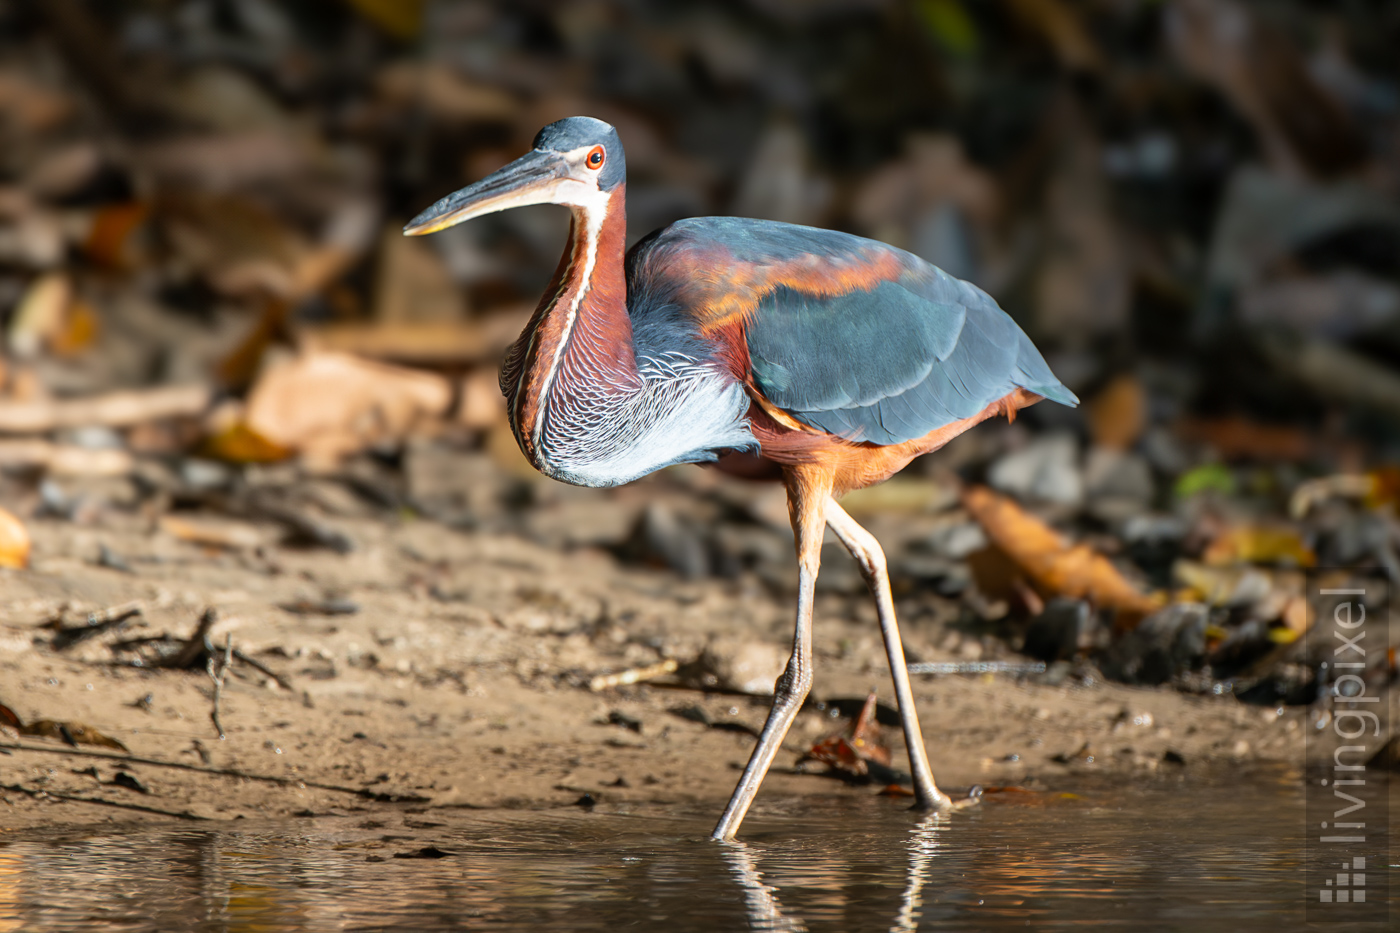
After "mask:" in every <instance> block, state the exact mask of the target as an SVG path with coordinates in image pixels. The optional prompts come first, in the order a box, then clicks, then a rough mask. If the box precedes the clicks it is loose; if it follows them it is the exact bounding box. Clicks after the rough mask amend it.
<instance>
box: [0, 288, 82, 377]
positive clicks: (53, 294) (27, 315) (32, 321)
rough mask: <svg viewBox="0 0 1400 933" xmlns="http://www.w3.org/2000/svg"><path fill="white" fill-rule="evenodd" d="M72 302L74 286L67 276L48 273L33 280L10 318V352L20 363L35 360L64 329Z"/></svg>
mask: <svg viewBox="0 0 1400 933" xmlns="http://www.w3.org/2000/svg"><path fill="white" fill-rule="evenodd" d="M72 300H73V286H72V284H71V283H70V282H69V281H68V276H66V275H64V274H62V273H60V272H51V273H49V274H47V275H41V276H39V278H37V279H35V280H34V281H33V283H31V284H30V286H29V288H28V289H27V290H26V291H25V293H24V297H22V298H21V299H20V301H19V305H18V307H16V308H15V312H14V315H13V316H12V317H11V318H10V332H9V335H8V336H9V344H10V351H11V352H12V353H14V355H15V356H17V357H19V358H20V359H29V358H32V357H35V356H37V355H38V354H39V351H40V350H41V349H42V348H43V347H44V346H45V345H46V344H47V343H48V342H49V340H50V339H51V338H52V336H53V334H54V333H55V332H57V331H58V330H59V329H60V328H61V327H62V326H63V317H64V314H65V313H66V312H67V310H68V305H69V304H70V303H71V302H72Z"/></svg>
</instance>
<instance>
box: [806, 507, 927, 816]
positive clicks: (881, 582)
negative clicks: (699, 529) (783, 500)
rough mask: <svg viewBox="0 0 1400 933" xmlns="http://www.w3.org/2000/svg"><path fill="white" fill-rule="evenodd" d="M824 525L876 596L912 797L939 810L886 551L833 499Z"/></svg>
mask: <svg viewBox="0 0 1400 933" xmlns="http://www.w3.org/2000/svg"><path fill="white" fill-rule="evenodd" d="M826 523H827V524H828V525H830V526H831V530H832V531H834V532H836V537H838V538H840V539H841V543H842V544H844V545H846V549H847V550H848V551H850V552H851V556H852V557H854V558H855V559H856V563H858V564H860V571H861V574H862V575H864V577H865V582H866V583H868V584H869V585H870V594H871V595H872V596H874V597H875V609H876V611H877V612H878V613H879V616H880V634H881V635H883V636H884V638H885V654H886V656H888V657H889V659H890V674H891V675H892V676H893V678H894V695H895V699H896V700H897V701H898V702H899V719H900V722H901V723H902V724H903V725H904V744H905V745H907V746H908V747H909V769H910V770H911V771H912V772H913V774H914V797H915V800H916V802H917V805H918V806H919V807H921V808H924V809H928V810H942V809H945V808H946V807H948V806H950V805H951V801H950V800H949V799H948V796H947V795H946V794H944V793H942V792H941V791H939V789H938V785H936V784H934V783H933V770H932V769H931V768H929V764H928V752H926V751H925V750H924V736H923V732H921V731H920V729H919V716H918V713H916V712H915V711H914V691H913V690H912V689H910V687H909V669H908V667H906V666H905V663H904V645H903V644H902V643H901V642H900V640H899V622H898V620H897V619H895V615H894V597H893V596H891V595H890V575H889V571H888V569H887V568H886V565H885V552H884V551H883V550H882V549H881V548H880V542H879V541H876V540H875V536H874V535H872V534H871V533H870V532H868V531H866V530H865V529H864V528H862V527H861V526H860V525H858V524H856V520H855V519H853V518H851V516H850V515H848V514H846V510H845V509H843V508H841V506H839V505H837V504H836V500H835V499H833V500H831V501H830V502H828V503H827V504H826Z"/></svg>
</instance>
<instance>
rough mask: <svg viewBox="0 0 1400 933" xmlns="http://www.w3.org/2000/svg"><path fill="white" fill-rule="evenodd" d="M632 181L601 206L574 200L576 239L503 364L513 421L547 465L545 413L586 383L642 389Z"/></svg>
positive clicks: (535, 457) (524, 444)
mask: <svg viewBox="0 0 1400 933" xmlns="http://www.w3.org/2000/svg"><path fill="white" fill-rule="evenodd" d="M626 203H627V202H626V185H625V184H620V185H618V186H617V187H616V188H614V189H613V190H612V192H611V193H609V194H608V195H606V198H603V197H600V198H599V203H598V204H597V206H587V207H574V208H573V209H572V213H573V220H572V222H571V224H570V226H569V240H568V243H567V244H566V246H565V248H564V253H563V255H562V256H561V257H560V259H559V265H558V267H557V268H556V269H555V271H554V277H553V279H552V280H551V281H550V283H549V287H548V288H547V289H546V290H545V293H544V295H543V297H542V298H541V299H540V303H539V305H538V307H537V308H536V309H535V313H534V315H533V316H532V317H531V319H530V323H529V324H528V325H527V326H526V328H525V330H524V331H523V332H522V333H521V335H520V338H519V339H518V340H517V341H516V343H515V345H514V346H513V347H512V348H511V351H510V353H509V354H508V355H507V358H506V364H505V367H504V369H503V371H502V380H501V381H502V388H503V389H505V391H506V395H507V399H508V407H509V411H510V414H511V423H512V427H513V428H514V430H515V434H516V438H517V440H519V442H520V445H521V448H522V450H524V452H525V454H526V456H527V457H529V458H530V460H531V461H532V462H535V463H536V464H537V465H539V460H540V451H539V450H538V449H537V448H538V446H539V444H540V440H541V432H542V430H543V425H544V414H545V412H546V411H547V410H548V409H549V408H550V407H551V406H552V407H554V408H556V409H557V408H559V407H560V406H561V404H562V405H570V403H572V402H573V401H574V394H575V393H577V392H578V391H579V390H580V389H586V390H588V391H589V392H594V391H598V390H602V391H605V392H608V393H626V392H629V391H632V392H635V391H639V390H640V388H641V378H640V376H639V375H638V371H637V361H636V352H635V348H634V345H633V340H632V321H631V318H630V317H629V316H628V312H627V280H626V270H625V267H624V266H625V264H624V254H625V252H626V245H627V211H626Z"/></svg>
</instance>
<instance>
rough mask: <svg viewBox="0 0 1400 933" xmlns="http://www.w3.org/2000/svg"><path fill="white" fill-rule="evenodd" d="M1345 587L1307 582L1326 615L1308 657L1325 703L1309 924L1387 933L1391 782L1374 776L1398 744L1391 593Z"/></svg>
mask: <svg viewBox="0 0 1400 933" xmlns="http://www.w3.org/2000/svg"><path fill="white" fill-rule="evenodd" d="M1324 580H1327V581H1329V582H1330V583H1331V584H1332V585H1330V586H1329V585H1326V584H1324V583H1323V582H1322V581H1324ZM1336 580H1337V577H1336V575H1335V573H1331V572H1325V571H1317V572H1314V573H1313V574H1310V575H1309V580H1308V583H1309V594H1308V595H1309V602H1310V604H1311V605H1312V606H1313V607H1315V610H1316V613H1317V615H1316V619H1315V621H1314V624H1313V626H1312V627H1311V629H1310V631H1309V633H1308V652H1307V654H1308V660H1309V663H1310V665H1311V667H1312V669H1313V671H1314V672H1315V673H1316V676H1317V686H1318V696H1317V703H1316V705H1315V706H1314V708H1313V714H1312V716H1311V717H1310V721H1311V727H1310V728H1309V729H1308V732H1307V735H1308V739H1307V742H1308V748H1307V749H1306V757H1307V762H1308V765H1309V772H1308V779H1307V791H1306V794H1305V806H1304V811H1305V819H1306V820H1307V826H1308V833H1307V841H1306V844H1305V846H1304V857H1305V858H1304V861H1305V876H1306V882H1305V883H1306V886H1307V891H1308V904H1307V908H1306V914H1307V921H1308V922H1309V923H1328V922H1338V923H1345V924H1348V925H1349V926H1353V925H1355V924H1361V923H1364V924H1369V923H1380V924H1386V923H1387V922H1388V920H1389V909H1390V906H1389V900H1390V898H1389V896H1388V895H1389V865H1390V858H1389V855H1390V852H1389V849H1390V842H1389V840H1390V833H1389V830H1390V820H1389V791H1388V787H1387V784H1386V782H1385V776H1384V775H1374V776H1373V775H1370V774H1368V768H1369V767H1370V762H1371V761H1372V760H1373V759H1374V758H1375V756H1376V754H1377V752H1378V751H1379V750H1380V748H1381V746H1382V745H1384V743H1385V742H1386V740H1387V738H1388V737H1389V735H1390V723H1389V722H1388V720H1389V707H1388V704H1387V703H1386V701H1385V699H1384V697H1383V689H1384V687H1383V684H1384V680H1385V678H1386V677H1387V676H1388V665H1387V663H1385V661H1386V653H1387V651H1388V650H1389V648H1390V645H1389V635H1390V626H1389V624H1388V619H1387V618H1386V616H1385V608H1386V607H1388V606H1389V600H1388V598H1386V597H1387V596H1388V594H1387V593H1386V591H1385V590H1386V586H1385V584H1384V583H1381V582H1378V581H1369V580H1368V581H1364V582H1362V583H1360V584H1359V585H1351V586H1347V587H1339V586H1337V585H1335V584H1336ZM1368 865H1370V866H1372V867H1371V870H1370V871H1368V870H1367V866H1368Z"/></svg>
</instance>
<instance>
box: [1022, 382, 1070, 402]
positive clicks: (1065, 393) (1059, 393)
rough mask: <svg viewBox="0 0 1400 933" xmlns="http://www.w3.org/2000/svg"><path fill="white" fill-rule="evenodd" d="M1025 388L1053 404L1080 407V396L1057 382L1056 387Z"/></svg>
mask: <svg viewBox="0 0 1400 933" xmlns="http://www.w3.org/2000/svg"><path fill="white" fill-rule="evenodd" d="M1024 388H1025V389H1026V391H1028V392H1034V393H1035V394H1036V395H1039V396H1040V397H1041V398H1045V399H1049V400H1050V401H1052V402H1059V403H1060V404H1061V405H1064V406H1065V407H1066V408H1078V407H1079V396H1077V395H1075V394H1074V393H1073V392H1071V391H1070V390H1069V389H1067V388H1065V386H1064V385H1063V384H1062V383H1059V382H1057V383H1055V384H1054V385H1038V386H1024Z"/></svg>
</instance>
